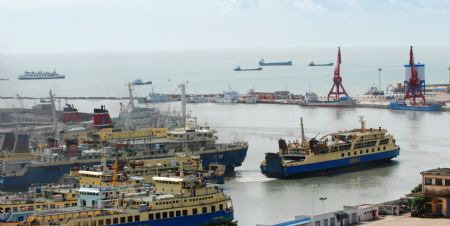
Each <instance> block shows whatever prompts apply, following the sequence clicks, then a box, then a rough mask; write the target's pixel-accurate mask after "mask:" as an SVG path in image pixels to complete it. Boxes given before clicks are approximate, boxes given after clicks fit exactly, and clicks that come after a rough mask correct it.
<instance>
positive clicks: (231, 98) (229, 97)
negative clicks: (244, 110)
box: [213, 88, 240, 104]
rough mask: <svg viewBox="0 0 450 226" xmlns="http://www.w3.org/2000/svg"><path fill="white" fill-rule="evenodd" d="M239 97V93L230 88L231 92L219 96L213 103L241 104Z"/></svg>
mask: <svg viewBox="0 0 450 226" xmlns="http://www.w3.org/2000/svg"><path fill="white" fill-rule="evenodd" d="M239 96H240V95H239V93H238V91H236V90H232V89H231V88H230V90H228V91H224V92H223V94H217V95H216V96H215V97H214V99H213V101H214V102H215V103H222V104H235V103H238V102H239Z"/></svg>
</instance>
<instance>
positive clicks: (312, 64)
mask: <svg viewBox="0 0 450 226" xmlns="http://www.w3.org/2000/svg"><path fill="white" fill-rule="evenodd" d="M333 65H334V64H333V63H328V64H315V63H314V61H311V63H309V64H308V66H310V67H314V66H333Z"/></svg>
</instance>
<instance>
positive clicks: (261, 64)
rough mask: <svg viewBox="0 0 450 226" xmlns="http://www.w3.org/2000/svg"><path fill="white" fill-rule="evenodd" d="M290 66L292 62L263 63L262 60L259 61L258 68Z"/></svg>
mask: <svg viewBox="0 0 450 226" xmlns="http://www.w3.org/2000/svg"><path fill="white" fill-rule="evenodd" d="M291 65H292V61H291V60H290V61H284V62H270V63H266V62H265V61H264V59H261V60H260V61H259V66H291Z"/></svg>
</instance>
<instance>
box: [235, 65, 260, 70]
mask: <svg viewBox="0 0 450 226" xmlns="http://www.w3.org/2000/svg"><path fill="white" fill-rule="evenodd" d="M261 70H262V67H257V68H241V66H238V67H237V68H235V69H234V70H233V71H261Z"/></svg>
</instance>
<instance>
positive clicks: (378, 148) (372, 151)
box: [372, 147, 380, 152]
mask: <svg viewBox="0 0 450 226" xmlns="http://www.w3.org/2000/svg"><path fill="white" fill-rule="evenodd" d="M378 151H380V147H378ZM372 152H373V149H372Z"/></svg>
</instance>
